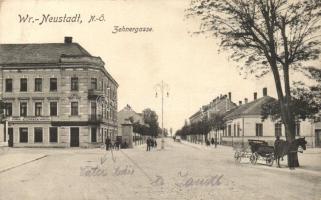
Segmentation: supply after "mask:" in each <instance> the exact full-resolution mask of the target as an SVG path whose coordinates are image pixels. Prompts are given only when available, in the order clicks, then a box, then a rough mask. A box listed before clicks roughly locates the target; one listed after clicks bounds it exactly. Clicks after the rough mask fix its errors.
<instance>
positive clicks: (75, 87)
mask: <svg viewBox="0 0 321 200" xmlns="http://www.w3.org/2000/svg"><path fill="white" fill-rule="evenodd" d="M70 89H71V90H72V91H78V77H72V78H71V88H70Z"/></svg>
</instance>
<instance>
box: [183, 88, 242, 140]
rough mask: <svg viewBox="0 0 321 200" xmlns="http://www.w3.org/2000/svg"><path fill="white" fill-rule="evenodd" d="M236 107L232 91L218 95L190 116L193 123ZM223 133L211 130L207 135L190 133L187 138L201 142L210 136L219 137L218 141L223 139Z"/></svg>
mask: <svg viewBox="0 0 321 200" xmlns="http://www.w3.org/2000/svg"><path fill="white" fill-rule="evenodd" d="M235 107H236V104H235V103H234V102H233V101H232V93H231V92H229V93H228V95H220V96H217V97H216V98H215V99H213V100H212V101H211V102H210V103H208V104H207V105H203V106H202V107H201V108H200V110H199V111H197V112H196V113H194V114H193V115H192V116H191V117H190V118H189V121H190V123H191V124H193V123H197V122H199V121H201V120H203V119H204V118H207V119H210V118H211V116H212V115H214V114H220V115H224V114H225V113H226V112H229V111H230V110H232V109H234V108H235ZM221 135H222V134H220V131H217V130H215V131H214V130H211V131H210V132H209V133H208V134H207V136H206V137H205V136H204V135H189V136H187V138H188V140H191V141H192V140H194V141H195V140H196V141H201V142H204V141H205V139H206V138H208V139H209V140H210V139H211V138H215V139H217V141H221Z"/></svg>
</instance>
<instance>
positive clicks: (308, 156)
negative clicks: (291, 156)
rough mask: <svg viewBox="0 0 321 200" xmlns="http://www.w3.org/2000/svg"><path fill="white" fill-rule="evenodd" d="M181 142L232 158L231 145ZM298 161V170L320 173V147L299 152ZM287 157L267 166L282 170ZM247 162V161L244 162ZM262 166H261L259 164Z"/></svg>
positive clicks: (232, 150)
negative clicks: (279, 163) (280, 162)
mask: <svg viewBox="0 0 321 200" xmlns="http://www.w3.org/2000/svg"><path fill="white" fill-rule="evenodd" d="M181 143H182V144H185V145H189V146H191V147H193V148H195V149H198V150H206V151H213V152H219V154H221V155H227V154H228V155H230V158H231V159H234V157H233V155H234V149H233V147H231V146H222V145H217V148H215V147H214V146H206V145H202V144H195V143H191V142H187V141H183V140H182V141H181ZM298 156H299V162H300V167H299V168H296V171H298V172H309V173H313V174H315V175H319V176H320V175H321V148H308V149H306V150H305V151H304V152H303V153H299V154H298ZM286 163H287V158H286V156H285V158H284V161H282V164H281V165H282V168H275V166H276V164H275V163H274V167H273V168H268V169H271V170H279V171H283V170H284V168H286ZM245 164H247V162H246V163H245ZM260 167H262V166H260Z"/></svg>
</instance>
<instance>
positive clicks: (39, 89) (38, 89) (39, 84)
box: [35, 78, 42, 92]
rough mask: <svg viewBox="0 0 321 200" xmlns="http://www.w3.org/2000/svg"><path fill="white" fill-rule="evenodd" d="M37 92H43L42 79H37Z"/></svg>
mask: <svg viewBox="0 0 321 200" xmlns="http://www.w3.org/2000/svg"><path fill="white" fill-rule="evenodd" d="M35 91H36V92H41V91H42V78H36V79H35Z"/></svg>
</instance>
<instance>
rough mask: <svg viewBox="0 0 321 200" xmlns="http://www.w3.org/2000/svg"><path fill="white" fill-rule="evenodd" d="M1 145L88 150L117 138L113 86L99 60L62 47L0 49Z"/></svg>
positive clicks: (43, 45) (81, 50) (115, 85)
mask: <svg viewBox="0 0 321 200" xmlns="http://www.w3.org/2000/svg"><path fill="white" fill-rule="evenodd" d="M0 74H1V75H0V96H1V100H2V101H3V102H4V103H5V107H6V108H5V117H4V119H3V120H2V122H3V123H4V129H3V130H1V131H2V133H1V134H0V140H1V141H8V140H9V145H10V146H14V147H78V146H80V147H89V146H99V145H101V144H102V143H104V140H105V138H106V137H107V136H111V137H115V136H116V135H117V88H118V83H117V82H116V81H115V80H114V78H113V77H112V76H111V75H110V74H109V73H108V72H107V70H106V69H105V63H104V62H103V60H102V59H101V58H100V57H95V56H92V55H90V53H89V52H87V51H86V50H85V49H84V48H83V47H82V46H80V45H79V44H78V43H74V42H72V38H71V37H65V42H64V43H41V44H1V45H0Z"/></svg>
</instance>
